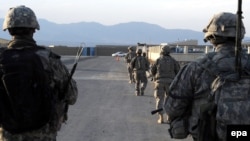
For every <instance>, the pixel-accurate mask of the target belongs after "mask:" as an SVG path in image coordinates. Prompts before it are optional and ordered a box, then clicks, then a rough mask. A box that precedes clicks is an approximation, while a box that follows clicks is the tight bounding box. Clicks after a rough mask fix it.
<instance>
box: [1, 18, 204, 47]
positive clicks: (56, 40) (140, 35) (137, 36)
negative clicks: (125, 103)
mask: <svg viewBox="0 0 250 141" xmlns="http://www.w3.org/2000/svg"><path fill="white" fill-rule="evenodd" d="M2 23H3V19H0V27H2ZM39 24H40V27H41V29H40V30H39V31H36V33H35V36H34V38H35V40H37V42H38V44H43V45H52V44H56V45H58V44H60V45H77V46H79V45H80V44H81V43H84V44H85V45H86V46H95V45H97V44H99V45H100V44H126V45H135V44H136V43H137V42H141V43H147V44H160V43H170V42H176V41H178V40H180V41H182V40H186V39H188V40H189V39H195V40H198V43H199V44H205V43H204V42H203V36H204V34H203V33H202V32H197V31H193V30H188V29H165V28H163V27H161V26H159V25H155V24H150V23H145V22H128V23H121V24H116V25H112V26H105V25H102V24H99V23H96V22H79V23H71V24H56V23H53V22H50V21H47V20H45V19H39ZM0 38H4V39H9V38H10V36H9V35H8V33H7V32H0Z"/></svg>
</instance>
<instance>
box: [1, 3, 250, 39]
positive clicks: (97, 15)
mask: <svg viewBox="0 0 250 141" xmlns="http://www.w3.org/2000/svg"><path fill="white" fill-rule="evenodd" d="M242 1H243V2H242V3H243V4H242V10H243V16H244V23H245V27H246V32H247V36H250V32H248V31H250V8H249V5H250V0H242ZM17 5H26V6H28V7H30V8H32V9H33V10H34V12H35V13H36V15H37V18H39V19H40V18H42V19H47V20H49V21H51V22H54V23H75V22H98V23H101V24H104V25H114V24H117V23H126V22H131V21H138V22H147V23H152V24H157V25H160V26H162V27H164V28H166V29H191V30H195V31H202V29H203V28H204V27H205V26H206V25H207V24H208V22H209V20H210V18H211V17H212V16H213V14H215V13H218V12H222V11H226V12H233V13H236V12H237V5H238V0H0V18H4V16H5V14H6V12H7V10H8V8H10V7H14V6H17ZM42 28H43V27H41V30H42Z"/></svg>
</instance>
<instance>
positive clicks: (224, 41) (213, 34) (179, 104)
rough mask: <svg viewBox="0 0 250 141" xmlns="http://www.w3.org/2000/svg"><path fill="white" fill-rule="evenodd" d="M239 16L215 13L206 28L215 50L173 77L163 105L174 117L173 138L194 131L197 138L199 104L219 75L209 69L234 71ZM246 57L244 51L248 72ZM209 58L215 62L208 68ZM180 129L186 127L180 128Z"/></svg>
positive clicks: (244, 60) (170, 116)
mask: <svg viewBox="0 0 250 141" xmlns="http://www.w3.org/2000/svg"><path fill="white" fill-rule="evenodd" d="M236 19H237V16H236V14H232V13H228V12H222V13H218V14H215V15H214V16H213V18H212V19H211V21H210V22H209V24H208V25H207V26H206V27H205V28H204V29H203V32H204V33H205V38H204V41H209V42H210V43H211V44H212V45H213V46H214V47H215V52H211V53H209V54H207V55H205V56H203V57H201V58H200V59H198V60H196V61H194V62H191V63H189V64H187V65H186V66H184V67H183V68H182V69H181V70H180V71H179V73H178V74H177V76H176V77H175V79H174V80H173V82H172V84H171V86H170V91H169V97H168V98H167V99H166V102H165V105H164V109H165V111H166V113H167V114H168V115H169V118H170V120H171V124H170V125H171V128H172V129H170V131H171V135H172V137H174V138H186V137H187V135H188V134H191V135H192V137H193V139H194V140H197V138H198V132H199V130H200V129H201V125H200V124H199V123H200V122H199V117H200V106H201V105H202V104H204V103H207V97H208V95H209V94H210V93H211V88H210V86H211V84H212V82H213V81H214V80H215V78H216V77H215V76H213V75H211V74H210V71H207V70H208V69H209V70H213V69H218V70H219V72H223V73H224V72H235V61H234V60H235V41H236V40H235V37H236ZM240 34H241V37H242V38H241V40H242V39H243V38H244V34H245V28H244V26H243V24H242V28H241V33H240ZM207 56H211V59H208V57H207ZM247 58H249V57H248V56H247V54H245V53H243V52H242V58H241V61H242V62H243V64H244V65H245V66H244V69H243V68H242V70H245V72H248V73H249V71H250V69H249V68H250V67H249V66H250V65H249V62H248V63H247V61H248V60H247ZM209 61H210V62H213V63H214V64H215V65H211V66H207V67H208V69H204V67H202V64H207V63H208V62H209ZM215 66H216V68H215ZM228 91H230V90H228ZM237 91H240V90H237ZM187 122H188V123H187ZM185 123H187V124H185ZM217 124H218V122H217ZM177 126H178V127H177ZM177 128H178V129H183V130H181V131H180V130H178V131H177V130H176V129H177ZM174 131H176V132H174ZM206 138H209V137H208V136H207V137H206ZM224 140H225V139H224Z"/></svg>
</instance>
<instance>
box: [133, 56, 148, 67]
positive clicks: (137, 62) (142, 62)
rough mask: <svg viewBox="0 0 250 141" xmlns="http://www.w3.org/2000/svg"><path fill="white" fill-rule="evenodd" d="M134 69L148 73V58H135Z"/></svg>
mask: <svg viewBox="0 0 250 141" xmlns="http://www.w3.org/2000/svg"><path fill="white" fill-rule="evenodd" d="M134 63H135V64H134V68H136V70H143V71H146V69H147V68H146V65H147V62H146V58H145V57H142V56H139V57H138V56H137V57H136V58H135V62H134Z"/></svg>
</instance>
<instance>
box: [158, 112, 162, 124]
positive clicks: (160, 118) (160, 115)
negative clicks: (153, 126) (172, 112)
mask: <svg viewBox="0 0 250 141" xmlns="http://www.w3.org/2000/svg"><path fill="white" fill-rule="evenodd" d="M157 122H158V123H159V124H162V123H163V122H164V120H163V114H159V119H158V121H157Z"/></svg>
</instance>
